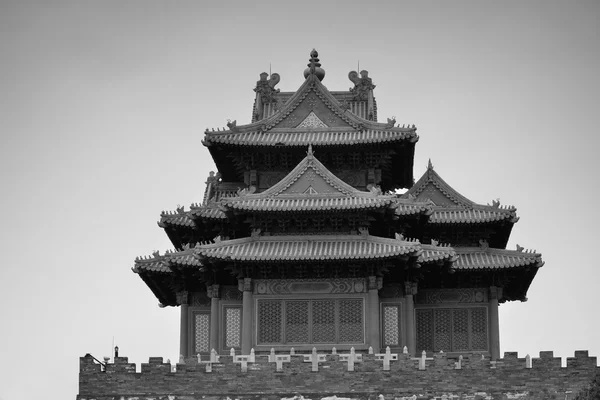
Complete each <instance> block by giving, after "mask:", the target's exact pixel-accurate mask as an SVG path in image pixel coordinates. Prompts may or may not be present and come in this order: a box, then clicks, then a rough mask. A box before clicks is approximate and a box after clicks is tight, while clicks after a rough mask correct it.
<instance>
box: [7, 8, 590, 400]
mask: <svg viewBox="0 0 600 400" xmlns="http://www.w3.org/2000/svg"><path fill="white" fill-rule="evenodd" d="M598 21H600V3H599V2H597V1H587V2H586V1H571V2H557V1H516V0H515V1H489V2H488V1H472V2H469V1H439V2H432V1H415V2H404V1H391V0H390V1H380V2H374V4H370V3H367V2H361V3H358V2H357V3H356V4H354V5H352V4H350V2H333V1H324V0H322V1H312V0H305V1H296V2H293V3H291V2H284V1H252V2H250V1H236V2H232V1H211V2H208V1H196V0H195V1H176V2H173V1H170V2H167V1H147V0H145V1H122V0H120V1H83V0H82V1H72V2H67V1H39V2H37V3H35V2H29V1H17V0H15V1H7V0H3V1H0V57H1V60H2V62H1V64H0V129H1V130H0V132H1V134H2V146H1V147H0V152H1V154H0V165H1V168H2V169H1V170H2V176H1V178H0V179H1V185H2V186H1V187H2V196H0V202H1V206H2V210H3V211H4V213H5V215H4V217H3V222H2V229H1V231H0V235H1V238H0V239H1V240H0V246H2V247H1V250H2V256H3V263H2V264H3V265H2V267H1V268H0V300H1V306H0V321H1V322H0V323H1V324H2V328H1V329H0V355H1V356H2V363H0V377H1V379H0V399H2V400H9V399H10V400H13V399H34V398H41V397H43V398H49V399H58V398H67V399H68V398H70V399H73V398H74V396H75V395H76V393H77V390H78V387H77V379H78V368H79V365H78V363H79V357H80V356H83V355H84V354H85V353H91V354H93V355H94V356H96V357H98V358H101V357H103V356H105V355H109V352H110V347H111V344H112V340H113V337H115V338H116V342H117V344H118V345H119V346H120V348H121V355H122V356H128V357H129V359H130V361H131V362H136V363H138V364H139V363H142V362H147V359H148V357H150V356H162V357H164V358H165V359H167V358H170V359H171V360H172V361H175V360H176V359H177V357H178V352H179V349H178V346H179V336H178V335H179V333H178V330H179V322H178V320H179V310H178V309H175V308H167V309H159V308H158V306H157V300H156V298H154V296H153V295H152V293H151V292H150V290H149V289H148V288H147V287H146V285H145V284H144V283H143V282H142V281H141V279H139V278H138V277H137V276H136V275H135V274H134V273H133V272H132V271H131V267H132V266H133V260H134V259H135V257H136V256H139V255H148V254H150V253H151V252H152V251H153V250H160V251H161V253H162V252H164V251H165V250H166V249H169V248H171V245H170V242H169V241H168V239H167V236H166V235H165V234H164V232H163V231H162V230H161V229H160V228H158V226H157V225H156V221H157V220H158V219H159V214H160V212H161V211H162V210H174V209H175V208H176V207H177V206H178V205H185V206H186V208H187V207H189V204H190V203H193V202H201V200H202V194H203V190H204V182H205V179H206V177H207V176H208V173H209V171H211V170H213V169H214V165H213V163H212V161H211V159H210V157H209V154H208V151H207V150H206V148H205V147H204V146H202V143H201V140H202V138H203V132H204V129H205V128H207V127H211V128H212V127H215V128H216V127H222V126H225V124H226V122H227V119H232V120H233V119H236V120H237V121H238V125H241V124H244V123H248V122H249V121H250V118H251V110H252V102H253V99H254V92H253V91H252V89H253V88H254V86H255V83H256V81H257V80H258V79H259V74H260V73H261V72H263V71H267V72H268V70H269V65H272V71H273V72H278V73H279V74H280V75H281V82H280V83H279V85H278V88H280V89H281V90H282V91H295V90H296V89H297V88H298V87H299V86H300V85H301V84H302V82H303V75H302V72H303V70H304V69H305V68H306V64H307V63H308V58H309V53H310V50H311V49H312V48H313V47H314V48H316V49H317V50H318V51H319V57H320V59H321V63H322V66H323V68H324V69H325V70H326V77H325V79H324V81H323V83H324V84H325V85H326V86H327V87H328V88H329V89H330V90H348V88H349V87H350V86H352V83H351V82H350V81H349V80H348V78H347V75H348V72H349V71H350V70H355V69H356V68H357V63H358V62H359V61H360V68H361V69H367V70H368V71H369V76H370V77H371V78H372V79H373V82H374V83H375V84H376V85H377V88H376V89H375V96H376V98H377V102H378V114H379V119H380V120H383V121H385V119H386V117H392V116H395V117H396V119H397V121H398V122H399V123H400V124H403V123H410V124H413V123H414V124H415V125H417V127H418V133H419V135H420V141H419V142H418V143H417V146H416V155H415V169H414V170H415V178H417V179H418V177H420V176H421V174H423V172H424V171H425V168H426V166H427V160H428V159H429V158H431V159H432V162H433V164H434V166H435V169H436V171H437V172H438V173H439V174H440V175H441V176H442V177H443V178H444V179H445V180H446V181H447V182H448V183H450V184H451V185H452V186H453V187H454V188H455V189H457V190H458V191H459V192H461V193H462V194H463V195H465V196H466V197H468V198H470V199H472V200H474V201H476V202H478V203H483V204H486V203H491V201H492V200H493V199H496V198H500V201H501V203H502V204H512V205H515V206H516V207H517V210H518V215H519V216H520V217H521V220H520V221H519V222H518V223H517V224H516V225H515V227H514V228H513V233H512V236H511V240H510V242H509V245H508V248H510V249H514V248H515V247H516V244H517V243H518V244H519V245H521V246H524V247H525V248H531V249H537V250H538V251H539V252H541V253H542V254H543V259H544V261H545V262H546V265H545V266H544V267H543V268H542V269H540V271H539V272H538V275H537V277H536V278H535V280H534V282H533V284H532V286H531V288H530V290H529V293H528V297H529V301H527V302H525V303H520V302H516V303H511V304H504V305H502V306H501V307H500V330H501V351H502V352H504V351H519V353H520V355H521V356H525V354H527V353H530V354H531V355H532V356H537V355H538V352H539V351H540V350H554V353H555V355H556V356H561V357H570V356H572V355H573V351H574V350H579V349H588V350H589V351H590V354H591V355H594V356H598V355H600V340H599V337H598V332H599V331H600V315H599V312H598V308H597V305H596V304H597V302H598V299H597V295H595V293H596V292H597V287H598V283H599V275H600V274H599V273H598V261H597V253H596V250H597V249H598V247H599V244H598V234H597V231H598V227H599V226H600V214H599V211H598V210H599V209H600V208H599V207H598V206H597V203H596V202H597V201H598V196H599V194H600V193H599V184H598V171H600V162H599V161H598V160H599V158H598V157H597V155H596V153H597V152H598V148H599V144H600V139H599V130H598V122H597V121H598V115H599V113H600V101H599V95H598V94H599V93H600V78H599V74H598V71H600V60H599V57H600V48H599V43H600V41H599V40H600V28H599V27H600V24H599V23H598Z"/></svg>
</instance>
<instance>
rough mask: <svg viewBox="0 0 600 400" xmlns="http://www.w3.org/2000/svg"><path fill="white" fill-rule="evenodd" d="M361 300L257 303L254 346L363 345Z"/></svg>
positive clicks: (264, 301)
mask: <svg viewBox="0 0 600 400" xmlns="http://www.w3.org/2000/svg"><path fill="white" fill-rule="evenodd" d="M363 308H364V306H363V300H362V299H339V300H337V299H336V300H308V299H307V300H262V299H261V300H259V301H258V316H257V322H258V344H294V343H299V344H310V343H315V344H316V343H331V344H335V343H357V344H359V343H360V344H361V343H364V313H363Z"/></svg>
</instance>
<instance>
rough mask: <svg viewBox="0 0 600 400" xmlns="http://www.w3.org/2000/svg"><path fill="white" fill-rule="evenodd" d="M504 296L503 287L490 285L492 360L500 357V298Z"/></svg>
mask: <svg viewBox="0 0 600 400" xmlns="http://www.w3.org/2000/svg"><path fill="white" fill-rule="evenodd" d="M501 298H502V288H499V287H496V286H491V287H490V324H489V327H490V354H491V357H492V361H495V360H498V359H499V358H500V324H499V322H498V300H500V299H501Z"/></svg>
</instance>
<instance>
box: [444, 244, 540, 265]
mask: <svg viewBox="0 0 600 400" xmlns="http://www.w3.org/2000/svg"><path fill="white" fill-rule="evenodd" d="M456 253H457V255H458V260H457V261H456V262H455V263H454V265H453V268H454V269H458V270H470V269H471V270H473V269H481V270H485V269H506V268H519V267H526V266H532V267H541V266H543V265H544V262H543V261H542V255H541V254H539V253H535V252H523V251H515V250H503V249H492V248H487V249H483V248H479V247H471V248H457V249H456Z"/></svg>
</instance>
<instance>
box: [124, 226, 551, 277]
mask: <svg viewBox="0 0 600 400" xmlns="http://www.w3.org/2000/svg"><path fill="white" fill-rule="evenodd" d="M401 256H409V257H417V262H418V263H422V264H426V263H435V262H447V263H450V264H452V269H455V270H495V269H508V268H520V267H527V266H532V267H541V266H543V265H544V262H543V261H542V256H541V254H539V253H535V252H527V251H525V252H523V251H514V250H504V249H493V248H482V247H469V248H452V247H448V246H435V245H426V244H420V243H419V242H418V241H416V240H413V241H406V240H403V239H389V238H381V237H376V236H370V235H341V236H328V235H319V236H259V237H248V238H242V239H233V240H225V241H218V242H216V243H211V244H204V245H200V244H198V245H196V247H192V248H186V249H185V250H183V251H167V253H165V254H164V255H162V256H161V255H159V254H158V253H157V252H156V253H154V254H153V255H152V256H150V257H142V258H136V260H135V266H134V268H133V271H134V272H136V273H141V272H154V273H171V272H173V268H174V267H175V268H178V267H184V268H185V267H196V268H201V267H202V265H203V264H202V260H203V259H216V260H226V261H247V262H254V261H328V260H370V259H386V258H396V257H401Z"/></svg>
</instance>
